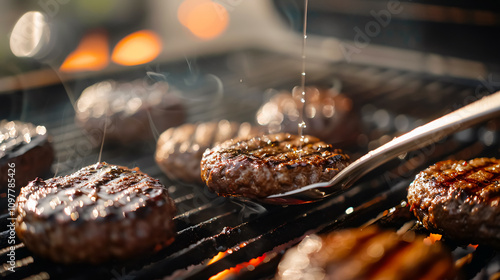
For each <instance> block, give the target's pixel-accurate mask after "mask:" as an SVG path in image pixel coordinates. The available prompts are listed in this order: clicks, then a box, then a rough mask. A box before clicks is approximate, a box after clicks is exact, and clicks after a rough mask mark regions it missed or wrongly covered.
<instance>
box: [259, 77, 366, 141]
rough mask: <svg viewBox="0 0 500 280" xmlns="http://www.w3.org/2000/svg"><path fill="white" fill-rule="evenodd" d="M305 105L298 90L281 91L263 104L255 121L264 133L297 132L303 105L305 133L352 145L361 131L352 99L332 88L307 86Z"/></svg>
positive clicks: (358, 117) (325, 139)
mask: <svg viewBox="0 0 500 280" xmlns="http://www.w3.org/2000/svg"><path fill="white" fill-rule="evenodd" d="M305 96H306V97H305V99H306V100H307V104H305V105H303V103H302V98H303V96H302V90H300V93H299V91H293V93H290V92H287V91H283V92H280V93H278V94H276V95H274V96H273V97H272V98H271V99H270V100H269V101H268V102H267V103H265V104H263V105H262V107H260V109H259V110H258V112H257V114H256V119H257V122H258V123H259V124H260V125H262V126H264V127H265V128H266V129H267V133H268V134H273V133H279V132H287V133H294V132H296V131H297V118H298V116H299V111H300V110H301V108H302V106H306V108H305V110H306V114H305V115H304V122H305V123H306V126H307V134H309V135H312V136H315V137H318V138H319V139H321V140H323V141H325V142H326V143H329V144H334V145H335V146H339V145H341V146H352V145H353V144H355V143H356V139H357V137H358V135H359V134H360V131H361V124H362V122H361V120H360V115H359V114H358V113H357V111H356V110H355V108H354V105H353V101H352V100H351V99H349V98H348V97H347V96H345V95H343V94H340V93H338V92H337V91H336V90H334V89H326V88H315V87H307V88H306V91H305Z"/></svg>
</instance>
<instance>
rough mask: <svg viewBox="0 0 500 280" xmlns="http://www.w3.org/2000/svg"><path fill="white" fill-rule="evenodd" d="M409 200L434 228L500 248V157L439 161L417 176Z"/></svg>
mask: <svg viewBox="0 0 500 280" xmlns="http://www.w3.org/2000/svg"><path fill="white" fill-rule="evenodd" d="M408 202H409V203H410V206H411V209H412V211H413V213H414V214H415V216H416V217H417V218H418V219H419V220H420V221H421V222H422V224H423V225H424V226H425V227H426V228H427V229H429V230H430V231H433V232H437V233H440V234H442V235H444V236H447V237H450V238H452V239H454V240H456V241H459V242H464V243H465V244H469V243H472V244H477V243H483V244H489V245H491V246H494V247H495V248H497V249H500V207H499V202H500V160H497V159H494V158H477V159H473V160H470V161H465V160H447V161H442V162H438V163H436V164H434V165H432V166H430V167H429V168H427V169H425V170H424V171H422V172H420V173H419V174H418V175H417V176H416V178H415V180H414V181H413V182H412V183H411V185H410V187H409V188H408Z"/></svg>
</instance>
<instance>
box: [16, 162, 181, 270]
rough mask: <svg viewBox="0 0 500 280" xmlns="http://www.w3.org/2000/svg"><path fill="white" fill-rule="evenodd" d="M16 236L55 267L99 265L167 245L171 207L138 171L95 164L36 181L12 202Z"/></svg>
mask: <svg viewBox="0 0 500 280" xmlns="http://www.w3.org/2000/svg"><path fill="white" fill-rule="evenodd" d="M16 212H17V213H16V214H17V217H16V233H17V235H18V237H19V238H20V239H21V240H22V241H23V242H24V243H25V245H26V246H27V247H28V248H29V249H30V250H31V251H33V252H34V253H36V254H38V255H40V256H44V257H47V258H49V259H51V260H53V261H56V262H61V263H81V262H83V263H101V262H105V261H109V260H113V259H125V258H130V257H132V256H135V255H137V254H140V253H146V252H151V251H153V249H154V248H155V247H156V248H161V247H162V246H165V245H167V244H169V243H171V242H172V241H173V238H174V232H175V231H174V224H173V222H172V218H173V215H174V213H175V206H174V203H173V201H172V199H171V198H170V197H169V195H168V193H167V191H166V190H165V188H164V187H163V185H162V184H161V183H160V182H159V181H158V180H156V179H153V178H151V177H149V176H148V175H146V174H144V173H142V172H140V171H139V170H138V169H128V168H126V167H121V166H116V165H109V164H107V163H105V162H103V163H97V164H94V165H91V166H87V167H84V168H83V169H81V170H79V171H77V172H75V173H73V174H71V175H68V176H64V177H56V178H51V179H48V180H42V179H36V180H34V181H32V182H30V183H29V184H28V185H27V186H26V187H24V188H22V189H21V193H20V195H19V197H18V198H17V202H16Z"/></svg>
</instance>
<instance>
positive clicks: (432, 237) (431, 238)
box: [424, 233, 442, 244]
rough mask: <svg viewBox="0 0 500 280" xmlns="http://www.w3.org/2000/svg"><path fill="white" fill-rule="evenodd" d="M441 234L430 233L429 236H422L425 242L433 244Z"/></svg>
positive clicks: (439, 238)
mask: <svg viewBox="0 0 500 280" xmlns="http://www.w3.org/2000/svg"><path fill="white" fill-rule="evenodd" d="M441 237H442V236H441V234H436V233H431V234H429V236H427V237H426V238H424V242H425V243H427V244H434V243H436V241H438V240H441Z"/></svg>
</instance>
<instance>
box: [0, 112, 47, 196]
mask: <svg viewBox="0 0 500 280" xmlns="http://www.w3.org/2000/svg"><path fill="white" fill-rule="evenodd" d="M53 160H54V149H53V148H52V144H51V139H50V137H49V135H48V133H47V129H46V128H45V127H44V126H35V125H33V124H31V123H25V122H20V121H7V120H2V121H0V190H3V191H4V190H6V188H7V187H8V186H9V187H12V186H13V187H16V186H17V187H22V186H25V185H26V184H27V183H28V182H29V181H31V180H33V179H35V178H36V177H37V176H42V175H43V174H44V173H45V172H47V171H48V170H49V169H50V166H51V164H52V161H53ZM9 179H10V180H9Z"/></svg>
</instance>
